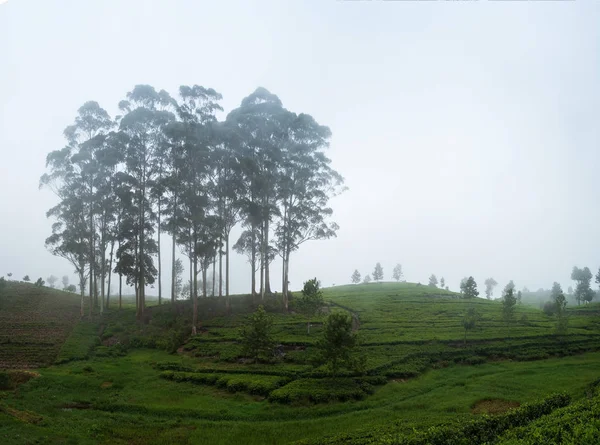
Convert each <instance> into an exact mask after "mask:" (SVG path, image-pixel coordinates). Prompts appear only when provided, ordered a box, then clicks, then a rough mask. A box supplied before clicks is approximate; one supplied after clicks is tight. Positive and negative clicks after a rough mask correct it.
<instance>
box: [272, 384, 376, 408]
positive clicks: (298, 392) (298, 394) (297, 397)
mask: <svg viewBox="0 0 600 445" xmlns="http://www.w3.org/2000/svg"><path fill="white" fill-rule="evenodd" d="M374 390H375V388H374V386H373V385H372V384H371V383H369V381H367V380H361V379H353V378H338V379H333V378H325V379H299V380H295V381H293V382H291V383H288V384H287V385H285V386H284V387H282V388H279V389H276V390H275V391H273V392H271V394H270V395H269V400H271V401H272V402H278V403H293V402H310V403H327V402H334V401H340V402H344V401H347V400H361V399H364V398H365V397H366V396H367V395H368V394H371V393H373V391H374Z"/></svg>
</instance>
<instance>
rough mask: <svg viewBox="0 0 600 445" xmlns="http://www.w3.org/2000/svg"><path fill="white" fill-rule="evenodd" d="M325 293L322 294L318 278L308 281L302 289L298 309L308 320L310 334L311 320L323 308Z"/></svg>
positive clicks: (307, 326) (307, 328) (307, 325)
mask: <svg viewBox="0 0 600 445" xmlns="http://www.w3.org/2000/svg"><path fill="white" fill-rule="evenodd" d="M323 304H324V301H323V292H321V288H320V283H319V281H318V280H317V279H316V278H313V279H312V280H308V281H307V282H305V283H304V287H303V288H302V296H301V297H300V300H299V301H298V309H300V312H302V313H303V314H304V315H305V316H306V318H307V322H306V332H307V334H310V319H311V318H312V317H314V316H315V315H316V314H318V313H319V311H320V310H321V308H322V307H323Z"/></svg>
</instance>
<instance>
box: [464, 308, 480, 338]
mask: <svg viewBox="0 0 600 445" xmlns="http://www.w3.org/2000/svg"><path fill="white" fill-rule="evenodd" d="M480 318H481V316H480V315H479V313H478V312H477V309H475V308H474V307H470V308H468V309H467V312H466V313H465V315H464V317H463V320H462V325H463V328H465V343H467V331H472V330H473V329H475V328H476V327H477V322H478V321H479V319H480Z"/></svg>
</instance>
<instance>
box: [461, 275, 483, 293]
mask: <svg viewBox="0 0 600 445" xmlns="http://www.w3.org/2000/svg"><path fill="white" fill-rule="evenodd" d="M460 291H461V293H462V294H463V295H464V298H475V297H477V296H478V295H479V291H478V290H477V283H476V282H475V279H474V278H473V277H469V278H467V279H466V281H465V280H464V279H463V281H462V282H461V284H460Z"/></svg>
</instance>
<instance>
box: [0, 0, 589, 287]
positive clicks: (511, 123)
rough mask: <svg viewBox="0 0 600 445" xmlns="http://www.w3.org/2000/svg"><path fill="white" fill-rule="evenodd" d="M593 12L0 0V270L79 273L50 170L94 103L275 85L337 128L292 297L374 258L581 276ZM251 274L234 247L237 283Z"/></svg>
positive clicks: (230, 95) (509, 273)
mask: <svg viewBox="0 0 600 445" xmlns="http://www.w3.org/2000/svg"><path fill="white" fill-rule="evenodd" d="M598 23H600V3H599V2H597V1H592V0H589V1H588V0H577V1H573V2H567V1H565V2H559V1H557V2H534V1H531V2H527V1H524V2H508V1H506V2H502V1H474V2H443V1H439V2H435V1H434V2H421V1H412V2H410V1H402V2H400V1H398V2H383V1H334V0H314V1H313V0H304V1H296V2H284V1H281V0H272V1H271V0H261V1H247V0H244V1H227V0H224V1H216V0H211V1H191V0H190V1H187V0H177V1H173V0H170V1H166V0H165V1H150V0H127V1H126V2H124V1H121V0H86V1H80V0H74V1H60V0H56V1H55V0H8V1H5V2H2V1H0V154H1V157H0V206H1V207H0V208H1V211H0V275H5V274H6V273H8V272H12V273H13V274H14V276H13V278H21V277H22V276H24V275H25V274H28V275H29V276H30V277H31V278H32V279H34V280H35V279H36V278H37V277H40V276H41V277H43V278H46V277H47V276H49V275H51V274H54V275H56V276H58V277H61V276H62V275H65V274H67V275H70V276H71V279H72V282H75V276H74V274H73V271H72V267H71V266H70V265H69V263H67V262H66V260H63V259H60V258H56V257H53V256H52V255H51V254H50V253H49V252H48V251H47V250H46V249H45V247H44V240H45V239H46V237H48V236H49V235H50V234H51V224H52V221H50V220H48V219H47V218H46V211H47V210H48V209H49V208H50V207H52V206H53V205H54V204H55V202H56V198H55V197H54V195H53V194H52V192H51V191H49V190H39V189H38V183H39V178H40V176H41V175H42V174H43V173H44V172H45V171H46V170H45V158H46V155H47V154H48V153H49V152H50V151H52V150H56V149H60V148H62V147H63V146H64V145H65V140H64V138H63V135H62V132H63V130H64V128H65V127H66V126H68V125H70V124H71V123H72V122H73V120H74V118H75V115H76V112H77V109H78V108H79V107H80V106H81V105H82V104H83V103H85V102H86V101H89V100H95V101H98V102H99V103H100V105H101V106H103V107H104V108H105V109H106V110H107V111H108V112H109V113H111V115H115V114H117V111H118V109H117V104H118V102H119V101H120V100H121V99H123V98H124V97H125V95H126V93H127V92H128V91H130V90H131V89H132V88H133V87H134V86H135V85H136V84H150V85H153V86H154V87H156V88H157V89H166V90H167V91H169V92H170V93H171V94H173V95H175V94H176V93H177V90H178V87H179V86H180V85H193V84H198V85H202V86H205V87H211V88H214V89H215V90H217V91H218V92H220V93H221V94H222V95H223V101H222V103H221V104H222V106H223V107H224V110H225V111H224V113H223V114H222V115H221V117H222V118H224V116H225V114H226V113H227V112H229V111H230V110H232V109H233V108H236V107H237V106H239V104H240V102H241V100H242V99H243V98H244V97H245V96H247V95H249V94H250V93H252V92H253V91H254V89H256V88H257V87H259V86H262V87H265V88H267V89H268V90H269V91H271V92H272V93H274V94H277V95H278V96H279V98H280V99H281V100H282V102H283V104H284V106H285V107H286V108H287V109H289V110H291V111H294V112H297V113H300V112H303V113H308V114H311V115H312V116H313V117H314V118H315V119H316V120H317V121H318V122H319V123H320V124H322V125H327V126H329V127H330V129H331V131H332V138H331V145H330V147H329V148H328V149H327V153H328V155H329V157H330V158H331V159H332V165H333V166H334V168H335V169H336V170H337V171H338V172H340V173H341V174H342V175H343V176H344V178H345V184H346V185H347V187H348V191H346V192H345V193H344V194H342V195H341V196H338V197H336V198H334V199H333V200H332V201H331V206H332V208H333V210H334V215H333V220H335V221H336V222H337V223H338V224H339V226H340V229H339V232H338V234H337V238H335V239H331V240H324V241H312V242H310V243H307V244H305V245H303V246H302V247H301V248H300V250H299V251H298V252H296V253H294V254H293V255H292V257H291V262H290V281H291V284H290V286H291V289H292V290H293V289H298V288H300V287H301V286H302V282H303V281H305V280H307V279H309V278H312V277H317V278H319V279H320V280H321V282H322V284H323V285H325V286H330V285H333V284H337V285H340V284H344V283H348V282H349V281H350V275H351V274H352V272H353V271H354V270H355V269H358V270H359V272H361V274H363V275H365V274H367V273H372V271H373V269H374V266H375V263H377V262H380V263H381V264H382V266H383V269H384V276H385V279H391V273H392V269H393V267H394V265H396V264H398V263H399V264H401V265H402V267H403V270H404V274H405V279H406V280H408V281H411V282H421V283H426V282H427V281H428V277H429V276H430V275H431V274H432V273H435V274H436V275H437V276H438V278H440V277H442V276H443V277H445V279H446V282H447V283H448V285H449V286H450V288H451V289H455V290H457V289H458V286H459V282H460V280H461V279H462V278H463V277H465V276H469V275H472V276H474V277H475V279H476V281H477V282H478V283H479V285H480V290H481V291H482V293H483V289H482V288H483V281H484V280H485V278H487V277H489V276H492V277H494V278H495V279H496V280H497V281H498V282H499V283H500V285H501V286H503V285H504V284H505V283H506V282H508V280H511V279H512V280H514V281H515V283H516V285H517V287H518V288H521V287H523V286H527V287H528V288H530V289H537V288H540V287H542V288H550V287H551V285H552V282H553V281H558V282H560V283H561V284H562V285H563V288H565V289H566V288H567V287H568V286H569V285H572V284H573V283H572V282H571V280H570V271H571V269H572V267H573V266H574V265H577V266H579V267H583V266H588V267H590V269H591V270H592V271H593V272H594V273H595V271H597V270H598V267H599V266H600V249H599V245H600V231H598V230H597V224H598V221H599V220H600V206H599V203H600V187H599V181H598V179H597V172H598V171H599V170H598V167H599V166H600V125H599V124H600V120H599V118H600V83H599V81H598V79H600V27H598ZM239 233H240V231H239V229H235V230H234V232H233V233H232V237H231V242H232V244H233V243H234V242H235V240H236V239H237V236H238V235H239ZM167 245H168V244H166V240H165V247H166V246H167ZM165 250H166V248H165ZM164 256H165V257H166V258H165V259H164V261H165V263H164V266H165V269H167V268H168V267H167V261H168V255H164ZM280 267H281V264H280V262H277V261H276V262H275V263H274V265H273V266H272V272H271V274H272V277H273V283H272V285H273V287H274V288H275V289H280V288H281V283H280V279H279V277H280V276H281V273H280ZM164 280H165V282H168V281H167V280H168V274H167V275H165V278H164ZM249 281H250V267H249V265H248V264H247V262H246V260H245V258H244V257H242V256H239V255H237V254H235V253H233V254H232V256H231V291H232V292H233V293H241V292H248V290H249ZM164 287H165V289H164V292H165V294H168V292H169V290H168V285H164ZM155 292H156V290H155V289H154V290H149V293H155Z"/></svg>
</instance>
